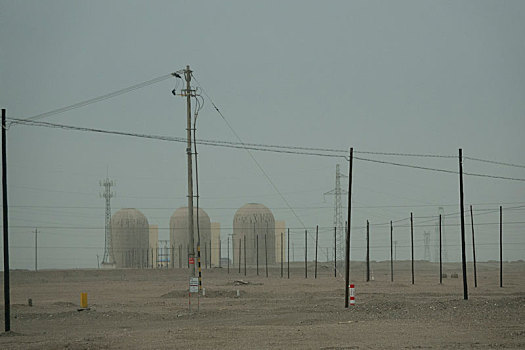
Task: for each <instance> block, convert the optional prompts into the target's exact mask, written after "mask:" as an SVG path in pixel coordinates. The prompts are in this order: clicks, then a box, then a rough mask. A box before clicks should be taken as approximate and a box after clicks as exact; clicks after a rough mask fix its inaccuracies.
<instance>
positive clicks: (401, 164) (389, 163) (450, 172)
mask: <svg viewBox="0 0 525 350" xmlns="http://www.w3.org/2000/svg"><path fill="white" fill-rule="evenodd" d="M354 159H357V160H362V161H366V162H372V163H379V164H388V165H395V166H398V167H405V168H413V169H420V170H429V171H435V172H441V173H448V174H456V175H457V174H459V173H458V172H457V171H455V170H447V169H438V168H430V167H424V166H419V165H412V164H404V163H396V162H390V161H385V160H378V159H369V158H362V157H354ZM463 175H467V176H476V177H486V178H492V179H500V180H511V181H525V179H522V178H516V177H506V176H497V175H488V174H477V173H466V172H463Z"/></svg>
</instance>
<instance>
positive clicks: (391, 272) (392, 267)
mask: <svg viewBox="0 0 525 350" xmlns="http://www.w3.org/2000/svg"><path fill="white" fill-rule="evenodd" d="M393 236H394V227H393V226H392V221H390V282H394V256H393V252H392V250H393V248H392V247H393Z"/></svg>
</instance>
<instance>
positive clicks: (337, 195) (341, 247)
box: [325, 164, 348, 259]
mask: <svg viewBox="0 0 525 350" xmlns="http://www.w3.org/2000/svg"><path fill="white" fill-rule="evenodd" d="M342 177H348V176H346V175H344V174H341V171H340V169H339V164H337V165H336V166H335V188H334V189H333V190H331V191H329V192H326V193H325V195H333V196H334V227H335V228H336V230H337V235H336V251H337V258H339V259H343V257H344V252H345V232H344V220H343V216H344V213H343V204H342V201H341V196H342V195H346V194H348V192H347V191H345V190H342V189H341V178H342Z"/></svg>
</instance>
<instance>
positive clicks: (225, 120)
mask: <svg viewBox="0 0 525 350" xmlns="http://www.w3.org/2000/svg"><path fill="white" fill-rule="evenodd" d="M194 78H195V77H194ZM195 81H196V82H197V84H199V86H200V88H201V90H202V92H203V93H204V95H205V96H206V97H207V98H208V100H209V101H210V103H211V104H212V106H213V107H214V108H215V110H216V111H217V113H218V114H219V115H220V116H221V118H222V119H223V120H224V122H225V123H226V125H228V128H229V129H230V130H231V131H232V133H233V134H234V135H235V137H237V139H238V140H239V142H240V143H241V144H242V145H243V146H244V148H245V150H246V152H248V154H249V155H250V157H251V158H252V160H253V161H254V163H255V164H256V165H257V167H258V168H259V170H260V171H261V173H262V174H263V175H264V176H265V177H266V179H267V180H268V182H269V183H270V185H272V187H273V189H274V190H275V191H276V192H277V193H278V194H279V196H280V197H281V199H282V200H283V202H284V203H285V204H286V206H288V207H289V208H290V210H291V211H292V213H293V215H294V216H295V218H296V219H297V221H299V223H300V224H301V225H302V226H303V227H304V228H306V226H305V225H304V223H303V221H302V220H301V218H300V217H299V215H297V213H296V212H295V210H294V209H293V208H292V206H291V205H290V203H288V200H286V198H285V197H284V195H283V194H282V193H281V191H279V189H278V188H277V186H276V185H275V183H274V182H273V181H272V179H271V178H270V176H269V175H268V174H267V173H266V171H265V170H264V169H263V167H262V166H261V164H260V163H259V162H258V161H257V159H255V157H254V156H253V154H252V153H251V152H250V151H249V150H248V149H247V148H246V146H245V145H244V142H243V141H242V140H241V138H240V136H239V134H237V132H235V130H234V129H233V127H232V126H231V124H230V123H229V122H228V120H227V119H226V117H225V116H224V115H223V114H222V113H221V111H220V110H219V108H217V106H216V105H215V103H214V102H213V100H212V99H211V97H210V96H209V95H208V94H207V93H206V90H205V89H204V88H203V87H202V84H201V83H199V81H198V80H197V78H195Z"/></svg>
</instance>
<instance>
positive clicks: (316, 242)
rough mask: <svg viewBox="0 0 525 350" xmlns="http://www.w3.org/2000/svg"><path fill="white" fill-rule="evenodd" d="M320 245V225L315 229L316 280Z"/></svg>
mask: <svg viewBox="0 0 525 350" xmlns="http://www.w3.org/2000/svg"><path fill="white" fill-rule="evenodd" d="M318 243H319V225H317V227H316V228H315V273H314V278H317V245H318Z"/></svg>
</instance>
